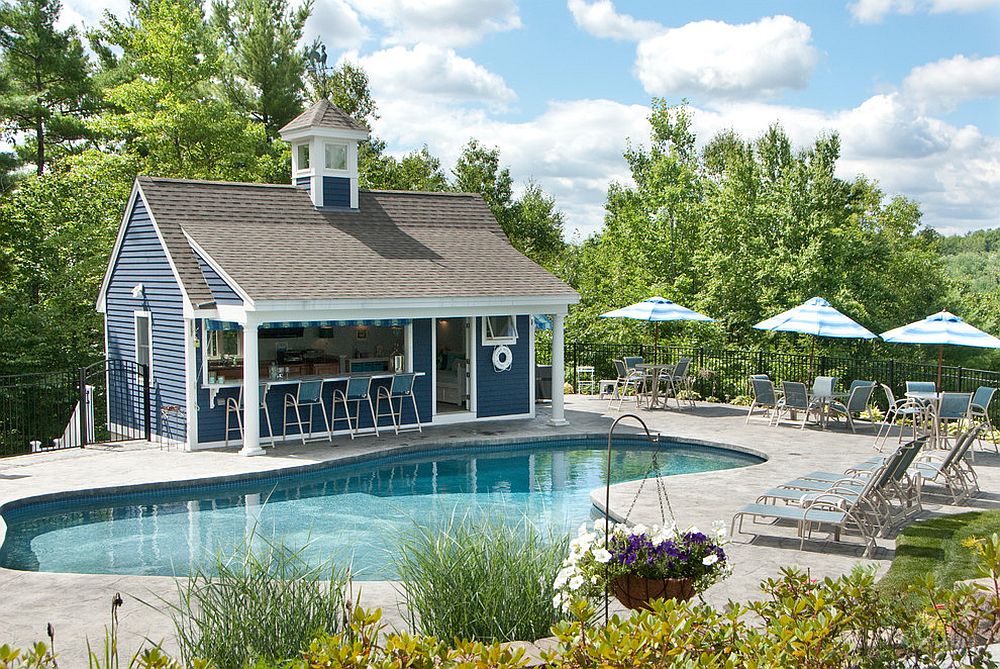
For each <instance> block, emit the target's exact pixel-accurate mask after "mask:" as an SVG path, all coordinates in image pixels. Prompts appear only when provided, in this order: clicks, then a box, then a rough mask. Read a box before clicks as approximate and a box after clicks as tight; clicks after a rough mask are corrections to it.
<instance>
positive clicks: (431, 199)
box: [139, 177, 578, 302]
mask: <svg viewBox="0 0 1000 669" xmlns="http://www.w3.org/2000/svg"><path fill="white" fill-rule="evenodd" d="M139 185H140V187H141V189H142V193H143V195H144V196H145V199H146V201H147V202H148V203H149V206H150V208H151V209H152V211H153V213H154V216H155V217H156V221H157V223H158V224H159V225H160V227H161V229H163V230H164V238H165V239H166V238H167V236H168V235H167V232H166V231H167V230H170V231H171V239H172V240H173V242H176V243H171V242H168V247H170V253H171V255H174V254H175V253H176V254H179V255H184V254H187V255H188V256H189V257H190V262H193V263H194V267H195V268H197V260H196V258H195V256H194V251H192V250H191V245H190V244H188V243H187V241H186V239H185V238H184V235H187V236H189V237H190V239H191V240H192V241H193V242H194V243H195V244H196V245H197V247H198V248H199V249H201V250H203V251H204V252H205V253H206V254H207V255H208V256H209V257H210V258H211V259H212V260H213V261H214V262H215V263H217V264H218V265H219V267H220V268H221V269H222V270H223V271H224V272H225V274H226V275H227V276H228V277H230V278H231V279H232V280H233V281H234V282H235V283H236V284H238V285H237V286H233V288H236V289H237V290H242V291H243V292H245V293H246V294H247V296H248V297H249V298H250V299H251V300H253V301H255V302H256V301H259V300H264V301H267V300H338V299H380V298H447V297H456V298H457V297H496V298H503V297H511V296H519V297H557V298H563V297H565V298H566V299H567V301H576V299H577V297H578V296H577V294H576V291H574V290H573V289H572V288H571V287H570V286H568V285H566V284H565V283H563V282H562V281H561V280H559V279H557V278H556V277H555V276H553V275H552V274H550V273H549V272H548V271H547V270H545V269H543V268H542V267H540V266H539V265H537V264H535V263H534V262H533V261H531V260H529V259H528V258H527V257H525V256H524V255H522V254H521V253H520V252H518V251H517V250H516V249H514V247H512V246H511V245H510V242H509V241H508V240H507V237H506V235H505V234H504V232H503V230H502V229H501V228H500V226H499V225H498V224H497V222H496V219H495V218H494V217H493V214H492V212H491V211H490V209H489V207H487V205H486V203H485V202H484V201H483V198H482V197H481V196H480V195H478V194H468V193H418V192H410V191H364V190H362V191H359V194H358V198H359V208H358V209H357V210H348V209H317V208H316V207H314V206H313V204H312V200H310V198H309V194H308V193H307V192H306V191H305V190H303V189H301V188H296V187H295V186H291V185H288V186H279V185H267V184H244V183H226V182H210V181H188V180H175V179H160V178H151V177H140V178H139ZM178 235H179V238H178ZM180 240H183V241H184V243H183V244H181V243H180ZM175 260H176V259H175ZM178 267H180V263H178ZM199 275H200V270H199ZM183 276H184V277H186V274H184V275H183ZM186 280H187V279H185V281H186ZM191 281H192V286H194V285H198V286H199V288H200V285H201V283H204V277H203V276H202V277H201V279H200V282H199V281H198V280H197V279H196V278H195V277H191ZM188 290H189V293H190V292H192V291H191V288H188ZM191 299H192V302H195V298H194V297H193V296H192V298H191Z"/></svg>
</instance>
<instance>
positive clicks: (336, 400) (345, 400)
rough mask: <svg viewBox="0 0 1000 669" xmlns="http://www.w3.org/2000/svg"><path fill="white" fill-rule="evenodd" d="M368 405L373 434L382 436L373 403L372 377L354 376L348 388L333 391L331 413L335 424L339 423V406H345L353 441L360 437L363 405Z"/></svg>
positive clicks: (349, 380)
mask: <svg viewBox="0 0 1000 669" xmlns="http://www.w3.org/2000/svg"><path fill="white" fill-rule="evenodd" d="M352 403H353V404H354V423H353V424H352V423H351V408H350V405H351V404H352ZM362 403H367V404H368V413H369V414H370V415H371V417H372V426H373V427H374V429H375V432H374V433H373V434H374V435H375V436H376V437H378V436H380V435H379V431H378V419H377V418H376V417H375V405H374V404H373V403H372V378H371V377H370V376H352V377H351V378H349V379H348V380H347V387H346V388H345V389H344V390H341V389H340V388H337V389H335V390H334V391H333V400H332V401H331V411H332V412H333V422H334V424H336V423H337V421H338V420H341V419H338V418H337V404H343V405H344V416H345V418H346V419H347V428H348V430H349V431H350V433H351V439H354V438H355V437H356V436H358V435H360V434H361V432H360V429H361V420H360V419H361V405H362Z"/></svg>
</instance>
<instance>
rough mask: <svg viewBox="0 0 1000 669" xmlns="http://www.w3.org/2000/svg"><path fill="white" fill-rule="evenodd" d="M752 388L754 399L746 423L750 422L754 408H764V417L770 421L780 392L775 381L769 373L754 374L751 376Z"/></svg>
mask: <svg viewBox="0 0 1000 669" xmlns="http://www.w3.org/2000/svg"><path fill="white" fill-rule="evenodd" d="M750 388H751V389H752V390H753V401H752V402H750V409H749V410H748V411H747V418H746V420H745V421H743V422H744V424H745V423H749V422H750V418H751V417H752V415H753V411H754V409H764V416H763V417H764V418H766V419H767V422H768V423H770V422H771V413H772V412H773V411H774V410H775V409H776V408H777V406H778V393H777V392H776V391H775V390H774V383H773V382H772V381H771V379H769V378H768V376H767V374H754V375H753V376H751V377H750Z"/></svg>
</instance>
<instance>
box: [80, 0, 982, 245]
mask: <svg viewBox="0 0 1000 669" xmlns="http://www.w3.org/2000/svg"><path fill="white" fill-rule="evenodd" d="M64 2H65V6H66V16H65V17H64V22H74V23H84V24H93V23H94V22H95V21H97V20H98V19H99V16H100V12H101V11H102V10H103V9H110V10H111V11H112V12H115V13H117V14H123V13H124V12H125V11H126V9H127V0H64ZM307 30H308V32H309V37H310V38H311V37H313V36H317V35H318V36H320V37H322V38H323V39H324V40H325V41H326V42H327V44H328V45H329V46H330V50H331V53H332V54H335V57H336V58H338V59H349V60H353V61H356V62H360V63H361V65H362V66H363V67H365V69H366V71H367V72H368V74H369V77H370V80H371V85H372V89H373V92H374V94H375V96H376V99H377V101H378V103H379V107H380V114H381V118H380V119H379V120H378V121H377V123H376V124H375V132H376V134H378V135H379V136H381V137H382V138H384V139H386V140H387V141H388V143H389V148H390V150H391V151H392V152H394V153H397V154H402V153H405V152H407V151H409V150H412V149H414V148H418V147H420V146H421V145H422V144H424V143H426V144H427V145H428V146H429V147H430V150H431V151H432V152H433V153H435V154H436V155H439V156H440V157H441V158H442V159H443V161H444V163H445V166H446V167H448V168H450V167H451V165H452V164H453V162H454V160H455V157H456V156H457V155H458V153H459V152H460V150H461V147H462V145H463V144H464V143H465V142H466V141H467V140H468V138H469V137H472V136H475V137H477V138H479V139H480V140H481V141H483V142H485V143H487V144H489V145H495V146H498V147H499V148H500V150H501V155H502V159H503V160H504V162H505V163H507V164H508V165H509V166H510V168H511V171H512V173H513V174H514V176H515V178H516V179H517V180H518V181H520V182H524V181H525V180H527V179H534V180H536V181H538V182H539V183H540V184H541V186H542V187H543V188H544V189H545V190H546V191H547V192H549V193H550V194H552V195H553V196H555V198H556V201H557V204H558V205H559V207H560V209H561V210H562V211H563V212H564V214H565V216H566V220H567V224H568V228H569V233H570V234H575V235H587V234H590V233H592V232H593V231H595V230H597V229H598V228H599V226H600V225H601V220H602V217H603V208H602V205H603V202H604V197H605V195H606V192H607V185H608V183H609V182H610V181H612V180H617V181H623V182H627V181H628V180H629V176H628V172H627V170H626V169H625V164H624V161H623V160H622V158H621V153H622V151H623V150H624V148H625V146H626V142H627V141H628V140H629V139H631V140H632V141H633V142H636V141H643V140H644V139H645V137H646V136H647V134H648V126H647V124H646V121H645V117H646V115H647V114H648V105H649V101H650V98H651V97H652V96H654V95H655V96H659V97H664V98H666V99H668V100H671V101H679V100H680V99H681V98H686V99H688V100H689V102H690V105H691V107H692V110H693V112H694V116H695V123H694V127H695V131H696V132H697V133H698V135H699V139H700V141H702V142H704V141H707V140H708V139H709V138H710V137H711V136H712V135H713V134H714V133H715V132H718V131H719V130H722V129H728V128H734V129H736V130H738V131H739V132H741V133H743V134H744V135H745V136H748V137H752V136H755V135H756V134H759V133H760V132H761V131H763V129H765V128H766V127H767V126H768V125H769V124H770V123H773V122H780V123H782V124H783V125H784V126H785V128H786V131H787V132H788V133H789V135H790V136H791V137H792V139H793V141H794V142H796V143H797V144H798V145H800V146H801V145H806V144H809V143H810V142H811V141H812V139H813V138H815V136H816V135H817V134H818V133H820V132H830V131H836V132H838V133H840V135H841V138H842V145H843V159H842V161H841V163H840V165H839V173H840V175H841V176H843V177H845V178H851V177H853V176H854V175H856V174H859V173H864V174H865V175H867V176H868V177H870V178H872V179H875V180H877V181H878V182H879V183H880V185H881V186H882V188H883V189H884V190H885V191H886V192H887V193H890V194H902V195H905V196H907V197H910V198H912V199H914V200H916V201H917V202H918V203H920V205H921V208H922V210H923V212H924V222H925V223H926V224H927V225H930V226H932V227H935V228H937V229H939V230H940V231H942V232H944V233H956V232H965V231H968V230H972V229H977V228H984V227H997V226H1000V206H998V205H1000V196H998V193H1000V0H822V1H820V0H813V1H806V0H799V1H797V2H753V1H749V0H744V1H719V0H717V1H713V2H687V3H679V2H670V3H668V2H661V1H656V2H654V1H646V2H640V1H638V0H533V1H530V2H529V1H527V0H522V1H521V2H517V1H516V0H478V1H472V0H315V10H314V16H313V18H312V19H311V20H310V23H309V25H308V27H307Z"/></svg>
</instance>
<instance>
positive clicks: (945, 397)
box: [937, 392, 972, 446]
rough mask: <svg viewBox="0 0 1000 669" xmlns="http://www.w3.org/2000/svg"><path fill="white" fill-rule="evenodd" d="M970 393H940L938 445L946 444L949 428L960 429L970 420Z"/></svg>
mask: <svg viewBox="0 0 1000 669" xmlns="http://www.w3.org/2000/svg"><path fill="white" fill-rule="evenodd" d="M971 414H972V393H950V392H949V393H941V399H940V400H939V401H938V407H937V430H938V434H937V438H938V445H939V446H941V445H944V446H947V444H948V433H949V431H950V430H949V428H951V427H952V426H954V427H955V428H956V429H961V428H962V426H964V425H965V424H966V423H967V422H971Z"/></svg>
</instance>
